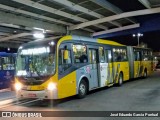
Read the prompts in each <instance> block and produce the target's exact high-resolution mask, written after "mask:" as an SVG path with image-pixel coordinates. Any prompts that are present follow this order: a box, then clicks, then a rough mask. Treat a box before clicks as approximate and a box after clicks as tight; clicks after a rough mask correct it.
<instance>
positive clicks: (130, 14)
mask: <svg viewBox="0 0 160 120" xmlns="http://www.w3.org/2000/svg"><path fill="white" fill-rule="evenodd" d="M159 12H160V7H158V8H152V9H144V10H137V11H131V12H125V13H121V14H118V15H113V16H109V17H105V18H101V19H97V20H92V21H90V22H84V23H81V24H78V25H73V26H71V27H70V28H69V29H70V30H74V29H80V28H83V27H87V26H91V25H93V24H100V23H104V22H108V21H113V20H117V19H121V18H127V17H133V16H140V15H148V14H155V13H159Z"/></svg>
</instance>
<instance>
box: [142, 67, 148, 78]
mask: <svg viewBox="0 0 160 120" xmlns="http://www.w3.org/2000/svg"><path fill="white" fill-rule="evenodd" d="M143 78H147V70H146V69H145V70H144V74H143Z"/></svg>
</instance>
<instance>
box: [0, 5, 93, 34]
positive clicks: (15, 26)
mask: <svg viewBox="0 0 160 120" xmlns="http://www.w3.org/2000/svg"><path fill="white" fill-rule="evenodd" d="M0 8H1V9H5V10H9V11H14V12H17V13H21V14H24V15H28V16H32V17H34V18H39V19H44V20H47V21H51V22H55V23H60V24H63V25H68V26H70V25H73V24H71V23H68V22H64V21H60V20H57V19H54V18H50V17H46V16H43V15H39V14H35V13H31V12H28V11H24V10H20V9H16V8H14V7H9V6H6V5H2V4H0ZM2 26H8V27H13V28H18V26H17V25H13V24H8V25H7V24H5V23H3V24H2ZM33 27H35V26H33ZM25 29H27V30H32V29H29V28H25ZM64 29H65V28H64ZM50 30H51V29H50ZM84 30H86V31H89V32H94V31H93V30H91V29H87V28H85V29H84ZM54 31H55V30H54ZM52 32H53V29H52ZM55 32H56V31H55ZM62 33H63V32H62Z"/></svg>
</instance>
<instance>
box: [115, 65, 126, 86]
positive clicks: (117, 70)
mask: <svg viewBox="0 0 160 120" xmlns="http://www.w3.org/2000/svg"><path fill="white" fill-rule="evenodd" d="M113 66H114V80H115V81H116V83H118V77H119V74H120V72H121V71H122V73H123V80H124V81H126V80H129V63H128V62H114V63H113Z"/></svg>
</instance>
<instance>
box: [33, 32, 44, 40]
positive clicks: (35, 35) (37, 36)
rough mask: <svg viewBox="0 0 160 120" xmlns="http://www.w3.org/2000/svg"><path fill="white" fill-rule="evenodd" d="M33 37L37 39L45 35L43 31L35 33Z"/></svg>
mask: <svg viewBox="0 0 160 120" xmlns="http://www.w3.org/2000/svg"><path fill="white" fill-rule="evenodd" d="M33 37H35V38H37V39H43V38H44V37H45V36H44V34H43V33H34V34H33Z"/></svg>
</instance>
